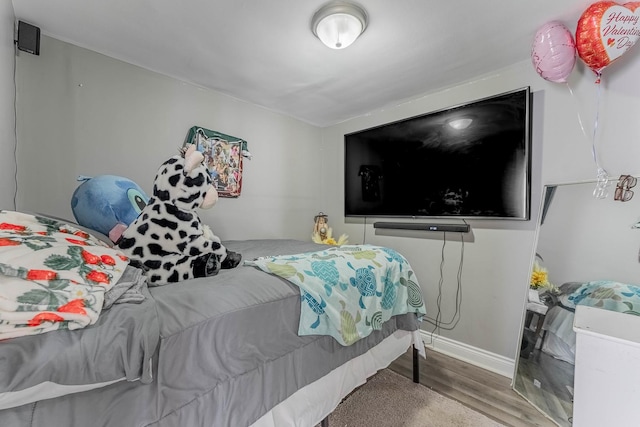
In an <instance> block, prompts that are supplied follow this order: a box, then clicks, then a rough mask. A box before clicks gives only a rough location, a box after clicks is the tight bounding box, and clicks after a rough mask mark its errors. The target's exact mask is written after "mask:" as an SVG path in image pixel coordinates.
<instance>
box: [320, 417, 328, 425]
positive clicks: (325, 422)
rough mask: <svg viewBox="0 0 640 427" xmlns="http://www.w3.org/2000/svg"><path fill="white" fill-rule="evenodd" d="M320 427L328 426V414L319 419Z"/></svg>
mask: <svg viewBox="0 0 640 427" xmlns="http://www.w3.org/2000/svg"><path fill="white" fill-rule="evenodd" d="M320 427H329V416H328V415H327V416H326V417H324V418H323V419H322V421H320Z"/></svg>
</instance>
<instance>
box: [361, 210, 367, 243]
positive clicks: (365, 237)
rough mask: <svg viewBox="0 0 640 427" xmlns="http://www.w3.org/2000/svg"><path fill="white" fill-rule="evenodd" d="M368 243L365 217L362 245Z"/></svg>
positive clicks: (365, 219) (365, 218)
mask: <svg viewBox="0 0 640 427" xmlns="http://www.w3.org/2000/svg"><path fill="white" fill-rule="evenodd" d="M366 243H367V217H366V216H365V217H364V225H363V228H362V244H363V245H364V244H366Z"/></svg>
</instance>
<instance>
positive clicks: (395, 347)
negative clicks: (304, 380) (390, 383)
mask: <svg viewBox="0 0 640 427" xmlns="http://www.w3.org/2000/svg"><path fill="white" fill-rule="evenodd" d="M411 344H413V345H414V346H415V348H417V349H418V352H419V353H420V355H422V356H423V357H425V356H426V354H425V349H424V344H423V343H422V336H421V335H420V331H413V332H410V331H402V330H397V331H395V332H394V333H393V334H391V335H390V336H388V337H387V338H385V339H384V340H382V342H380V343H379V344H378V345H376V346H375V347H373V348H372V349H371V350H369V351H368V352H366V353H364V354H362V355H360V356H357V357H355V358H353V359H351V360H349V361H348V362H347V363H345V364H343V365H341V366H339V367H337V368H336V369H334V370H333V371H331V372H330V373H328V374H327V375H325V376H324V377H322V378H320V379H318V380H316V381H314V382H313V383H311V384H309V385H307V386H305V387H303V388H301V389H300V390H298V391H296V392H295V393H294V394H292V395H291V396H289V397H288V398H287V399H286V400H284V401H283V402H281V403H279V404H278V405H276V406H275V407H274V408H273V409H271V410H270V411H269V412H267V413H266V414H265V415H263V416H262V417H261V418H260V419H258V420H257V421H256V422H255V423H254V424H252V425H251V427H278V426H284V425H286V426H292V427H294V426H295V427H313V426H315V425H317V424H318V423H319V422H320V421H322V420H323V419H324V418H325V417H326V416H327V415H329V414H330V413H331V412H333V410H334V409H335V408H336V407H337V406H338V404H339V403H340V402H341V401H342V399H343V398H344V397H345V396H346V395H348V394H349V393H351V392H352V391H353V390H354V389H355V388H356V387H358V386H360V385H362V384H364V383H365V382H366V381H367V378H369V377H370V376H372V375H373V374H375V373H376V372H378V371H379V370H381V369H384V368H386V367H387V366H389V365H390V364H391V362H393V361H394V360H396V359H397V358H398V357H400V356H401V355H402V354H404V353H405V352H406V351H407V349H408V348H409V347H410V346H411ZM319 397H320V398H319Z"/></svg>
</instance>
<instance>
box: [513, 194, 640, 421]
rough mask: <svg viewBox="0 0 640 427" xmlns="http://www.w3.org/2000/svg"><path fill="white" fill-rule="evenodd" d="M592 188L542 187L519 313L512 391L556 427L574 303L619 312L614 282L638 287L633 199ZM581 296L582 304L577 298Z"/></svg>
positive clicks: (569, 391) (561, 415)
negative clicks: (522, 308)
mask: <svg viewBox="0 0 640 427" xmlns="http://www.w3.org/2000/svg"><path fill="white" fill-rule="evenodd" d="M594 188H595V183H594V182H583V183H571V184H560V185H556V186H547V187H545V191H543V199H544V200H543V202H542V214H541V215H540V225H539V227H540V228H539V233H538V242H537V245H536V256H535V260H534V262H533V263H532V264H533V267H532V280H533V282H535V283H534V285H531V284H529V296H528V298H527V301H526V304H525V305H526V306H525V311H526V313H524V314H523V319H524V322H523V323H524V327H523V331H522V334H521V339H520V357H519V358H518V360H517V362H516V363H517V366H516V371H515V375H514V380H513V387H514V389H515V390H516V391H517V392H518V393H519V394H521V395H522V396H523V397H524V398H525V399H527V400H528V401H529V402H530V403H531V404H532V405H534V406H535V407H536V408H538V409H539V410H540V411H542V412H544V413H545V414H546V415H547V416H548V417H549V418H551V419H552V420H553V421H554V422H555V423H557V424H558V425H560V426H562V427H565V426H566V427H569V426H571V421H572V414H573V393H574V388H573V386H574V384H573V378H574V361H575V342H576V335H575V332H574V330H573V319H574V312H575V306H576V303H580V304H585V303H587V302H588V303H589V304H592V305H594V306H601V307H602V306H604V308H609V307H607V305H608V304H610V303H612V302H613V303H615V304H617V305H618V306H619V307H622V308H621V309H624V307H625V304H624V295H620V296H619V295H617V293H616V292H617V289H619V284H625V283H627V284H628V283H638V277H640V275H639V273H640V264H639V263H638V245H639V243H638V242H639V241H640V229H636V228H635V227H636V222H637V221H638V217H639V215H640V204H639V203H640V202H639V201H640V197H639V198H638V200H636V199H631V200H628V201H626V202H621V201H616V200H614V195H613V190H610V193H611V194H609V196H608V197H607V198H605V199H596V198H595V197H593V190H594ZM586 292H589V298H584V297H585V295H587V294H586Z"/></svg>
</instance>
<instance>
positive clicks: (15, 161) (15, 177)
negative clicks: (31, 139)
mask: <svg viewBox="0 0 640 427" xmlns="http://www.w3.org/2000/svg"><path fill="white" fill-rule="evenodd" d="M17 56H18V45H17V44H16V45H14V54H13V138H14V144H13V167H14V169H13V184H14V187H13V210H15V211H17V210H18V82H17V80H16V77H17V74H16V62H18V59H17Z"/></svg>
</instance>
